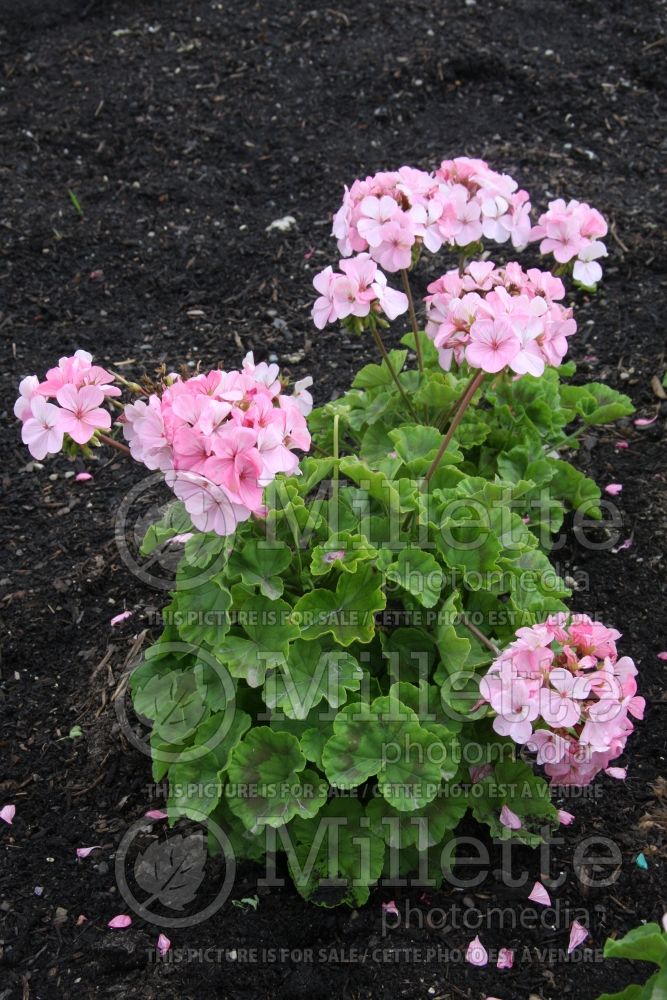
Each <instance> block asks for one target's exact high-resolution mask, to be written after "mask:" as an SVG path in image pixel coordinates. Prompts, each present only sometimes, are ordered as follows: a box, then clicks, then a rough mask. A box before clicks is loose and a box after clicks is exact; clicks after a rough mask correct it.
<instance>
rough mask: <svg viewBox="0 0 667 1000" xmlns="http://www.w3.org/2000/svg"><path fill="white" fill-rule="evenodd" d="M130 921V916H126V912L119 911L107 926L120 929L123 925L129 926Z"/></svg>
mask: <svg viewBox="0 0 667 1000" xmlns="http://www.w3.org/2000/svg"><path fill="white" fill-rule="evenodd" d="M131 923H132V917H128V915H127V913H119V914H118V916H117V917H112V918H111V920H110V921H109V923H108V924H107V927H111V929H112V930H114V931H117V930H122V929H123V928H124V927H129V926H130V924H131Z"/></svg>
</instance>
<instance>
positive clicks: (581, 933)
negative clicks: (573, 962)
mask: <svg viewBox="0 0 667 1000" xmlns="http://www.w3.org/2000/svg"><path fill="white" fill-rule="evenodd" d="M587 937H588V931H587V930H586V928H585V927H584V926H583V924H580V923H579V921H578V920H573V921H572V926H571V927H570V941H569V944H568V946H567V953H568V955H570V954H571V953H572V952H573V951H574V950H575V948H578V947H579V945H580V944H583V943H584V941H585V940H586V938H587Z"/></svg>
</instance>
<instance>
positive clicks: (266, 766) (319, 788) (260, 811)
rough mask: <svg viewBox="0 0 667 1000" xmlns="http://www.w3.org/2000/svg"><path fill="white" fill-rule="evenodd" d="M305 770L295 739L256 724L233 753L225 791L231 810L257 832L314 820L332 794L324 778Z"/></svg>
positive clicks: (246, 825)
mask: <svg viewBox="0 0 667 1000" xmlns="http://www.w3.org/2000/svg"><path fill="white" fill-rule="evenodd" d="M305 766H306V758H305V757H304V755H303V754H302V753H301V750H300V748H299V741H298V740H297V738H296V737H295V736H292V735H290V734H289V733H284V732H276V731H275V730H273V729H270V728H269V727H268V726H256V727H255V728H254V729H251V730H250V732H249V733H247V734H246V736H245V737H244V738H243V739H242V740H241V742H240V743H238V744H237V746H236V747H235V748H234V750H233V751H232V755H231V759H230V761H229V766H228V769H227V776H228V780H229V786H228V789H226V792H225V794H226V797H227V803H228V805H229V808H230V809H231V811H232V812H233V813H234V815H235V816H238V818H239V819H240V820H241V821H242V822H243V824H244V825H245V827H246V828H247V829H248V830H251V831H256V830H258V829H259V828H261V827H262V826H272V827H279V826H284V824H285V823H289V821H290V820H291V819H293V818H294V817H295V816H303V817H311V816H314V815H315V814H316V813H317V812H319V810H320V809H321V807H322V806H323V804H324V803H325V802H326V798H327V794H326V789H325V788H324V786H323V782H322V780H321V779H320V778H319V777H318V776H317V774H316V773H315V772H314V771H310V770H307V769H306V770H304V768H305Z"/></svg>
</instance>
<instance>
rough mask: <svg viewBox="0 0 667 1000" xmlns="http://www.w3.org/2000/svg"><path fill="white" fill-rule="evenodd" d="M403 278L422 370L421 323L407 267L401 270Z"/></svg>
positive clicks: (419, 366)
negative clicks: (418, 321)
mask: <svg viewBox="0 0 667 1000" xmlns="http://www.w3.org/2000/svg"><path fill="white" fill-rule="evenodd" d="M401 278H402V279H403V288H404V290H405V294H406V296H407V300H408V312H409V314H410V324H411V325H412V333H413V334H414V338H415V350H416V352H417V367H418V368H419V371H420V372H423V371H424V358H423V356H422V345H421V341H420V339H419V324H418V323H417V313H416V312H415V303H414V299H413V298H412V289H411V288H410V278H409V276H408V272H407V271H406V269H405V268H403V270H402V271H401Z"/></svg>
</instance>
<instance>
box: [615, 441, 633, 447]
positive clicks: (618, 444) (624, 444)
mask: <svg viewBox="0 0 667 1000" xmlns="http://www.w3.org/2000/svg"><path fill="white" fill-rule="evenodd" d="M616 447H617V448H629V447H630V445H629V444H628V442H627V441H617V442H616Z"/></svg>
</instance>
